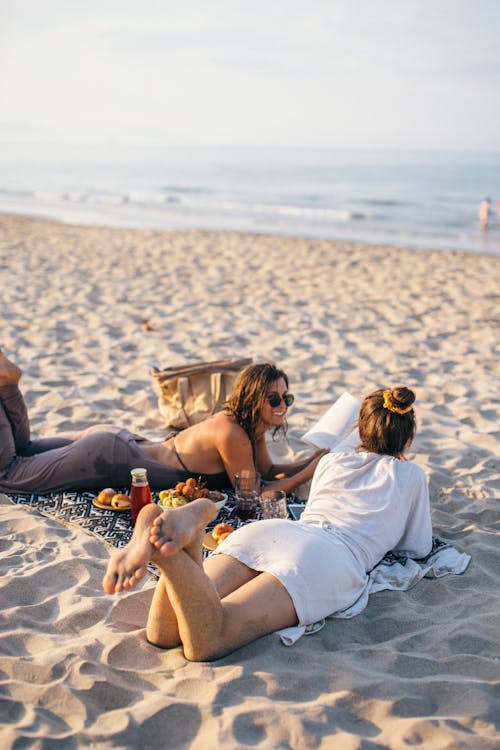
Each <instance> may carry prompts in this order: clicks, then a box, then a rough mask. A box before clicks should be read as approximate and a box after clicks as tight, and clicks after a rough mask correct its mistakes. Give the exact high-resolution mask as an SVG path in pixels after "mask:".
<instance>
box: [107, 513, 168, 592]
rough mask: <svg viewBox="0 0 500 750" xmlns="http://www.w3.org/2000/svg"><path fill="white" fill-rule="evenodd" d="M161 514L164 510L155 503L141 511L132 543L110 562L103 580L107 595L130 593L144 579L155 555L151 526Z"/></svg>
mask: <svg viewBox="0 0 500 750" xmlns="http://www.w3.org/2000/svg"><path fill="white" fill-rule="evenodd" d="M161 514H163V510H162V509H161V508H160V507H159V506H158V505H156V504H155V503H150V504H149V505H146V506H145V507H144V508H143V509H142V510H141V512H140V513H139V515H138V516H137V521H136V523H135V527H134V533H133V534H132V538H131V540H130V542H129V543H128V544H127V546H126V547H124V548H123V549H120V550H118V551H117V552H115V553H114V554H113V555H112V556H111V558H110V560H109V563H108V569H107V571H106V575H105V576H104V578H103V579H102V587H103V589H104V591H105V592H106V593H107V594H119V593H120V591H128V589H131V588H133V587H134V586H135V585H136V584H137V583H139V581H140V580H141V578H144V576H145V574H146V570H147V565H148V562H149V561H150V560H151V555H152V553H153V545H152V544H151V542H150V541H149V534H150V529H151V524H152V523H153V521H154V519H155V518H156V517H157V516H158V515H161Z"/></svg>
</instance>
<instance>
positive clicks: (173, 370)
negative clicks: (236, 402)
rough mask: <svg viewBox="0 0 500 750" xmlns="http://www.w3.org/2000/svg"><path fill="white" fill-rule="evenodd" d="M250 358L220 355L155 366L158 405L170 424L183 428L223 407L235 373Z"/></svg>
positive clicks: (244, 365)
mask: <svg viewBox="0 0 500 750" xmlns="http://www.w3.org/2000/svg"><path fill="white" fill-rule="evenodd" d="M251 362H252V360H251V359H220V360H217V361H215V362H196V363H194V364H185V365H178V366H176V367H166V368H165V369H164V370H159V369H158V368H157V367H153V369H152V370H151V374H152V376H153V379H154V381H155V385H156V389H157V390H158V393H159V397H158V408H159V410H160V414H161V415H162V416H163V417H165V420H166V423H167V425H170V426H171V427H174V428H176V429H178V430H183V429H184V428H185V427H189V426H190V425H193V424H196V423H198V422H202V421H203V420H204V419H206V418H207V417H209V416H210V415H211V414H215V412H217V411H220V410H221V409H222V407H223V405H224V402H225V401H226V400H227V398H228V396H229V395H230V393H231V391H232V389H233V383H234V381H235V378H236V376H237V375H238V373H239V372H240V371H241V370H242V369H243V368H244V367H246V365H249V364H251Z"/></svg>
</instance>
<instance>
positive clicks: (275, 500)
mask: <svg viewBox="0 0 500 750" xmlns="http://www.w3.org/2000/svg"><path fill="white" fill-rule="evenodd" d="M260 507H261V508H262V517H263V518H288V508H287V507H286V492H284V491H283V490H265V491H264V492H262V493H261V496H260Z"/></svg>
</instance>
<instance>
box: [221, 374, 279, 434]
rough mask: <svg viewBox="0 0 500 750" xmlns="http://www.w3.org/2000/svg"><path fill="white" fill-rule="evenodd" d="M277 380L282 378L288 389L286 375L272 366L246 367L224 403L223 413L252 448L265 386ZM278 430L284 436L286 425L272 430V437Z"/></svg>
mask: <svg viewBox="0 0 500 750" xmlns="http://www.w3.org/2000/svg"><path fill="white" fill-rule="evenodd" d="M280 378H283V380H284V381H285V383H286V387H287V388H288V376H287V374H286V373H285V372H284V371H283V370H280V369H279V368H278V367H276V365H273V364H271V363H270V362H261V363H256V364H253V365H248V367H245V369H244V370H242V371H241V372H240V374H239V375H238V377H237V378H236V381H235V383H234V388H233V392H232V393H231V395H230V397H229V398H228V400H227V401H226V403H225V404H224V412H225V413H226V414H228V415H229V416H231V417H233V418H234V420H235V422H236V424H239V425H240V427H243V429H244V430H245V432H246V434H247V435H248V437H249V438H250V442H251V443H252V445H253V444H254V443H255V438H256V435H255V431H256V429H257V424H258V422H259V419H260V414H261V411H262V408H263V406H264V404H265V403H266V399H267V394H268V391H269V386H270V385H271V384H272V383H274V382H275V381H276V380H279V379H280ZM280 430H281V431H282V432H283V433H284V434H286V423H284V424H283V425H282V426H280V427H276V429H275V430H274V432H273V437H274V435H276V434H277V433H278V432H279V431H280Z"/></svg>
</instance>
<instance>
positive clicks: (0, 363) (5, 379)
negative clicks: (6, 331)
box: [0, 349, 22, 385]
mask: <svg viewBox="0 0 500 750" xmlns="http://www.w3.org/2000/svg"><path fill="white" fill-rule="evenodd" d="M21 375H22V373H21V370H20V368H19V367H17V365H15V364H14V363H13V362H11V361H10V359H7V357H6V356H5V354H4V353H3V351H2V350H1V349H0V385H15V384H16V383H18V382H19V380H20V379H21Z"/></svg>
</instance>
